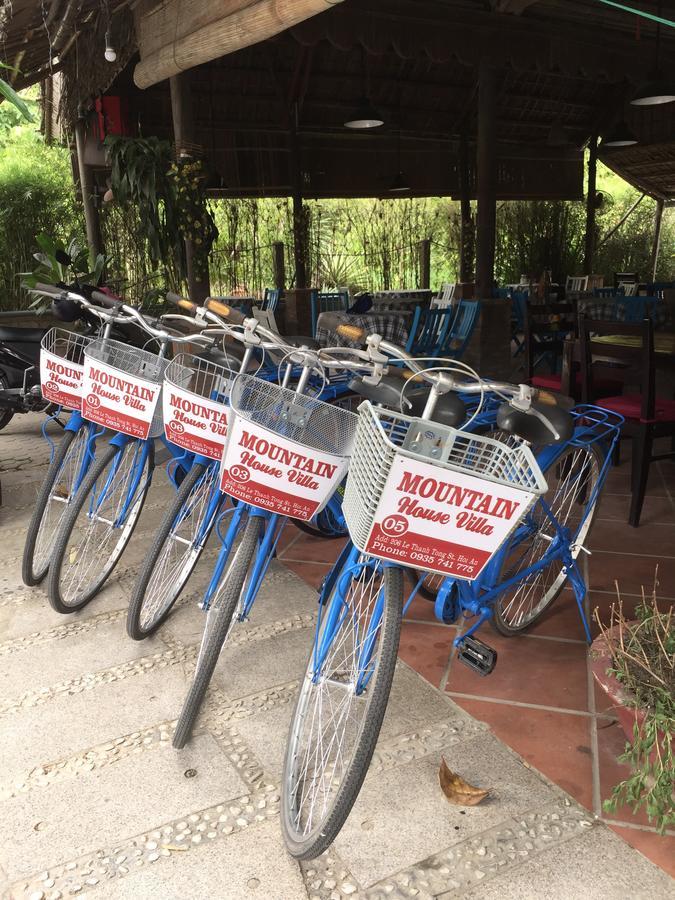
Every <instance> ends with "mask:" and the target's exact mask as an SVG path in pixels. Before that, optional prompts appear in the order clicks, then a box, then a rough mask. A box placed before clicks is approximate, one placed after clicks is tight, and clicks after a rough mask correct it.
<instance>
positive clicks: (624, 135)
mask: <svg viewBox="0 0 675 900" xmlns="http://www.w3.org/2000/svg"><path fill="white" fill-rule="evenodd" d="M637 142H638V140H637V138H636V137H635V135H634V134H633V132H632V131H631V130H630V128H629V127H628V125H626V123H625V122H620V123H619V124H618V125H615V126H614V128H612V129H611V131H609V132H608V134H606V135H605V137H604V138H603V139H602V143H601V145H600V146H601V147H633V146H635V144H637Z"/></svg>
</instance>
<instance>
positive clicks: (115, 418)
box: [82, 359, 162, 440]
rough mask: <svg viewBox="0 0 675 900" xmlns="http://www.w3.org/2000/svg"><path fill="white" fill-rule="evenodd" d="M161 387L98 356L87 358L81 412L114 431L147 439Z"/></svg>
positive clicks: (92, 420)
mask: <svg viewBox="0 0 675 900" xmlns="http://www.w3.org/2000/svg"><path fill="white" fill-rule="evenodd" d="M161 387H162V386H161V385H160V384H153V382H151V381H148V380H147V379H145V378H138V377H137V376H135V375H127V373H126V372H121V371H120V370H119V369H116V368H115V367H114V366H108V365H106V364H105V363H101V362H99V361H98V360H96V359H87V360H86V362H85V367H84V383H83V386H82V415H83V416H84V418H85V419H88V420H89V421H90V422H96V423H97V424H98V425H103V426H104V427H105V428H110V429H111V430H112V431H120V432H122V434H128V435H129V436H130V437H135V438H141V439H142V440H145V439H146V438H147V437H148V436H149V434H150V424H151V422H152V418H153V416H154V414H155V407H156V406H157V401H158V400H159V392H160V390H161Z"/></svg>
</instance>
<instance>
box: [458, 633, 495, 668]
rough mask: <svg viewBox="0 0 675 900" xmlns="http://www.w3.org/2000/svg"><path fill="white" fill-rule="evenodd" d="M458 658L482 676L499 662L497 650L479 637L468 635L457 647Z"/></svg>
mask: <svg viewBox="0 0 675 900" xmlns="http://www.w3.org/2000/svg"><path fill="white" fill-rule="evenodd" d="M457 658H458V659H459V661H460V662H462V663H464V665H465V666H468V667H469V668H470V669H473V671H474V672H477V673H478V674H479V675H480V676H481V677H485V676H486V675H489V674H490V672H491V671H492V670H493V669H494V667H495V665H496V664H497V651H496V650H493V649H492V647H488V645H487V644H484V643H483V641H479V640H478V638H474V637H466V638H464V639H463V640H462V642H461V643H460V645H459V646H458V648H457Z"/></svg>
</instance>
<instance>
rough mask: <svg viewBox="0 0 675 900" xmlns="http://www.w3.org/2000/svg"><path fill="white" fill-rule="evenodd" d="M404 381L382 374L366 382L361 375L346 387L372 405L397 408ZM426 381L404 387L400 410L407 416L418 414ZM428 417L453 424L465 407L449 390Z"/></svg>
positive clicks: (427, 388)
mask: <svg viewBox="0 0 675 900" xmlns="http://www.w3.org/2000/svg"><path fill="white" fill-rule="evenodd" d="M404 384H405V382H403V381H402V380H401V379H400V378H396V377H395V376H391V375H385V376H384V377H383V378H382V379H381V380H380V382H379V383H378V384H369V382H367V381H364V380H363V378H354V379H353V380H352V381H350V383H349V387H350V388H351V390H353V391H354V393H356V394H359V396H361V397H365V399H366V400H369V401H370V402H371V403H373V404H374V405H376V406H386V407H387V408H388V409H395V410H400V409H401V390H402V389H403V387H404ZM430 389H431V387H430V385H426V384H425V385H421V386H419V387H418V386H415V387H408V388H406V390H405V393H404V395H403V412H404V413H405V415H407V416H421V415H422V413H423V412H424V407H425V406H426V402H427V398H428V396H429V391H430ZM431 418H432V421H434V422H439V423H440V424H442V425H449V426H451V427H453V428H456V427H457V426H458V425H461V423H462V422H463V421H464V419H465V418H466V407H465V406H464V403H463V402H462V401H461V400H460V398H459V397H458V396H457V394H455V393H453V392H452V391H450V392H449V393H447V394H443V395H441V396H440V397H439V398H438V400H437V401H436V407H435V409H434V413H433V415H432V417H431Z"/></svg>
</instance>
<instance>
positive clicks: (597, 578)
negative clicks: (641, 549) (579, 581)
mask: <svg viewBox="0 0 675 900" xmlns="http://www.w3.org/2000/svg"><path fill="white" fill-rule="evenodd" d="M588 565H589V571H590V588H591V590H600V591H610V592H611V593H613V594H614V593H615V591H616V582H618V584H619V590H620V591H624V592H625V593H627V594H640V593H641V591H642V588H643V587H644V589H645V592H646V593H647V594H649V593H651V590H652V587H653V585H654V577H655V573H656V567H657V566H658V580H659V587H658V591H657V594H658V595H659V596H662V597H675V559H669V558H661V557H647V556H628V555H626V554H623V553H621V552H617V553H595V554H594V555H593V556H592V557H591V559H590V561H589V564H588Z"/></svg>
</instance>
